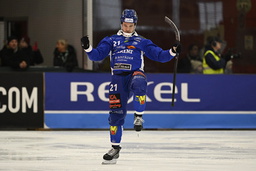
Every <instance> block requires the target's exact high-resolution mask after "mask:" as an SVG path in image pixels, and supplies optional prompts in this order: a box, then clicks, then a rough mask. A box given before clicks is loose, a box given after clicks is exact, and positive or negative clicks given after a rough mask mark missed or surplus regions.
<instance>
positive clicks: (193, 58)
mask: <svg viewBox="0 0 256 171" xmlns="http://www.w3.org/2000/svg"><path fill="white" fill-rule="evenodd" d="M178 72H180V73H203V64H202V60H201V58H200V57H199V48H198V46H197V45H196V44H192V45H190V46H189V47H188V54H187V55H186V57H184V58H181V60H180V61H179V64H178Z"/></svg>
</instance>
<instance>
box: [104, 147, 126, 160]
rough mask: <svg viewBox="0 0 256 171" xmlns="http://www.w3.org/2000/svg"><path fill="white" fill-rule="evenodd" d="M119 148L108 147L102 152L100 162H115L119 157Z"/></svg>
mask: <svg viewBox="0 0 256 171" xmlns="http://www.w3.org/2000/svg"><path fill="white" fill-rule="evenodd" d="M120 150H121V147H117V148H112V149H110V150H109V151H108V152H107V153H106V154H104V156H103V159H104V161H103V162H102V164H116V162H117V159H118V158H119V152H120Z"/></svg>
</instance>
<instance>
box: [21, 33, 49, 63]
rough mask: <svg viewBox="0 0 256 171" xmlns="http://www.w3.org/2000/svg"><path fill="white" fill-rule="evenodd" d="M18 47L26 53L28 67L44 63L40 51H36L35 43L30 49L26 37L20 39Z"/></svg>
mask: <svg viewBox="0 0 256 171" xmlns="http://www.w3.org/2000/svg"><path fill="white" fill-rule="evenodd" d="M19 47H20V49H21V50H22V51H23V52H24V53H26V54H27V55H28V56H29V58H30V65H36V64H41V63H43V62H44V59H43V56H42V54H41V52H40V50H39V49H38V45H37V42H36V43H35V44H34V46H33V47H32V46H31V45H30V38H29V37H27V36H24V37H22V38H21V40H20V42H19Z"/></svg>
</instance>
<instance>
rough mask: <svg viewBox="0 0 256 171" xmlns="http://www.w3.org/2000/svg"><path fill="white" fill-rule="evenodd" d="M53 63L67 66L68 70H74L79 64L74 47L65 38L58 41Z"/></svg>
mask: <svg viewBox="0 0 256 171" xmlns="http://www.w3.org/2000/svg"><path fill="white" fill-rule="evenodd" d="M53 65H54V66H62V67H65V68H66V70H67V71H68V72H72V71H73V69H74V67H77V66H78V62H77V57H76V52H75V49H74V47H73V46H71V45H69V44H68V43H67V41H66V40H64V39H60V40H58V41H57V43H56V48H55V49H54V60H53Z"/></svg>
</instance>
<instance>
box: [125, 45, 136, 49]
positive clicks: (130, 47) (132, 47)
mask: <svg viewBox="0 0 256 171" xmlns="http://www.w3.org/2000/svg"><path fill="white" fill-rule="evenodd" d="M127 48H128V49H136V47H135V46H132V45H130V46H127Z"/></svg>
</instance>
